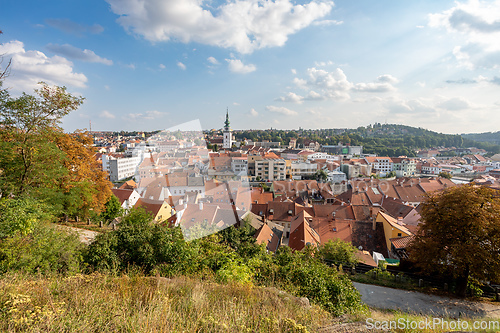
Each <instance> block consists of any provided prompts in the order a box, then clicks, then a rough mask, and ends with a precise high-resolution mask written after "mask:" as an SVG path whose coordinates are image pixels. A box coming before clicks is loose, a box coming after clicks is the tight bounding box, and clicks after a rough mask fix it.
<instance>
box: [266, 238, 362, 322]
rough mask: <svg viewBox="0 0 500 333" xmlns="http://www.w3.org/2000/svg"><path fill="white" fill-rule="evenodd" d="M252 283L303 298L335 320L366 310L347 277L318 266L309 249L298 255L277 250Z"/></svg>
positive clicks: (327, 267) (323, 266)
mask: <svg viewBox="0 0 500 333" xmlns="http://www.w3.org/2000/svg"><path fill="white" fill-rule="evenodd" d="M264 272H265V274H263V273H264ZM266 276H267V279H266ZM256 279H257V280H259V281H260V283H262V284H274V285H276V286H277V287H278V288H281V289H285V290H287V291H289V292H291V293H293V294H295V295H296V296H299V297H307V298H309V299H310V300H311V301H312V302H314V303H316V304H319V305H320V306H322V307H323V308H324V309H326V310H327V311H329V312H331V313H332V314H334V315H336V316H339V315H342V314H345V313H357V312H359V311H365V310H366V307H365V305H363V304H362V303H361V296H360V294H359V292H358V291H357V290H356V288H354V286H353V285H352V283H351V281H350V280H349V279H348V278H347V276H345V275H343V274H340V273H339V272H337V271H336V270H335V269H333V268H331V267H329V266H327V265H325V264H324V263H322V262H321V261H320V260H319V259H318V253H317V251H316V250H315V249H313V248H312V247H306V248H305V249H304V250H302V251H300V252H292V251H291V249H290V248H288V247H283V248H280V249H279V251H278V253H277V254H276V256H274V257H273V258H272V263H271V264H270V263H268V262H263V267H259V269H257V270H256ZM271 279H272V280H271Z"/></svg>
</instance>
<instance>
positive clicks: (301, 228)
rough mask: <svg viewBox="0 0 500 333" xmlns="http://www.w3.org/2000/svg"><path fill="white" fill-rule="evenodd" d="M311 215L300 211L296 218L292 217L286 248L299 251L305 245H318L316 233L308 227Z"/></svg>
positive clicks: (318, 240)
mask: <svg viewBox="0 0 500 333" xmlns="http://www.w3.org/2000/svg"><path fill="white" fill-rule="evenodd" d="M309 219H311V215H309V214H308V213H306V212H304V211H302V212H300V213H299V214H298V215H297V216H294V218H293V219H292V221H291V222H292V223H291V228H290V239H289V240H288V246H289V247H290V248H291V249H292V250H296V251H300V250H302V249H303V248H304V247H305V246H306V245H307V244H310V245H316V246H318V245H319V244H320V238H319V235H318V233H317V232H316V231H315V230H313V229H312V228H311V226H310V225H309Z"/></svg>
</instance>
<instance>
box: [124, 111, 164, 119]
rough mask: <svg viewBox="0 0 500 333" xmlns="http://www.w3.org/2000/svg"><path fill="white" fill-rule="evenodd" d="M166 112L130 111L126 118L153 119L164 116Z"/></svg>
mask: <svg viewBox="0 0 500 333" xmlns="http://www.w3.org/2000/svg"><path fill="white" fill-rule="evenodd" d="M164 114H165V113H164V112H160V111H156V110H154V111H146V112H144V113H129V114H127V116H126V117H125V118H127V119H128V120H152V119H157V118H161V117H163V115H164Z"/></svg>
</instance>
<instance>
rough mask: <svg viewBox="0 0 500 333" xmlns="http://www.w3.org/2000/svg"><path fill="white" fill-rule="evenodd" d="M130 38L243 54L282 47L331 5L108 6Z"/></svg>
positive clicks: (154, 1)
mask: <svg viewBox="0 0 500 333" xmlns="http://www.w3.org/2000/svg"><path fill="white" fill-rule="evenodd" d="M106 1H107V2H108V3H109V4H110V5H111V10H112V11H113V12H114V13H115V14H117V15H119V16H120V17H119V18H118V19H117V21H118V22H119V23H120V24H121V25H122V26H123V27H124V28H125V29H126V30H127V31H129V32H131V33H134V34H137V35H141V36H143V37H144V38H146V39H147V40H149V41H151V42H159V41H169V40H175V41H180V42H183V43H188V42H198V43H202V44H207V45H213V46H218V47H223V48H231V49H235V50H236V51H238V52H240V53H251V52H253V51H254V50H256V49H261V48H265V47H274V46H283V45H284V44H285V42H286V41H287V39H288V36H289V35H291V34H294V33H296V32H297V31H299V30H301V29H303V28H305V27H307V26H309V25H311V23H313V22H314V21H316V20H318V19H320V18H322V17H324V16H326V15H327V14H328V13H330V11H331V9H332V8H333V6H334V4H333V2H332V1H329V0H326V1H311V2H309V3H305V4H303V5H300V4H296V5H294V4H293V3H292V2H291V0H275V1H273V0H267V1H255V0H237V1H228V2H224V3H223V4H221V5H219V6H215V5H214V4H213V3H210V4H209V5H213V6H212V7H209V6H203V2H202V1H200V0H106Z"/></svg>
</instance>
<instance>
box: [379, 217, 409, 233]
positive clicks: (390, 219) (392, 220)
mask: <svg viewBox="0 0 500 333" xmlns="http://www.w3.org/2000/svg"><path fill="white" fill-rule="evenodd" d="M378 213H379V215H381V216H382V217H383V218H384V220H385V221H387V222H388V223H389V224H390V225H391V227H393V228H396V229H398V230H400V231H402V232H404V233H405V234H407V235H412V232H411V231H410V230H408V228H407V227H405V226H403V225H401V224H398V221H397V220H396V219H395V218H394V217H392V216H390V215H389V214H386V213H384V212H382V211H380V212H378Z"/></svg>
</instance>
